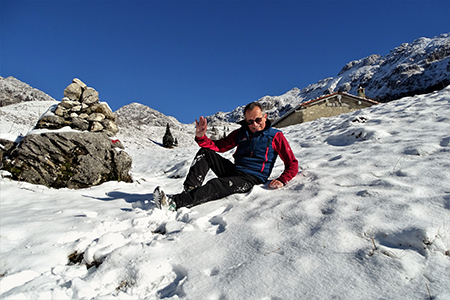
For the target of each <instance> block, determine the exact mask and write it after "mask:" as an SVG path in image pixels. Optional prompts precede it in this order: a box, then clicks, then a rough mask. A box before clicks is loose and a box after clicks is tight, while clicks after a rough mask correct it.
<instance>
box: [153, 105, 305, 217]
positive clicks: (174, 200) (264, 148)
mask: <svg viewBox="0 0 450 300" xmlns="http://www.w3.org/2000/svg"><path fill="white" fill-rule="evenodd" d="M244 117H245V119H244V120H243V121H241V122H240V123H239V124H241V125H242V127H241V128H239V129H236V130H235V131H233V132H231V133H230V134H229V135H228V136H227V137H224V138H222V139H220V140H218V141H213V140H211V139H209V138H208V137H206V136H205V133H206V130H207V128H208V125H207V121H206V119H205V118H204V117H200V118H199V121H197V120H195V122H196V125H197V127H196V131H195V141H196V142H197V144H198V145H199V146H200V147H201V149H200V150H199V151H198V152H197V154H196V156H195V158H194V160H193V162H192V165H191V167H190V169H189V173H188V174H187V176H186V180H185V182H184V192H183V193H181V194H176V195H165V193H164V192H163V191H162V190H161V188H160V187H159V186H158V187H157V188H156V189H155V191H154V193H153V200H154V201H155V203H156V206H157V207H158V208H162V207H165V208H168V209H169V210H176V209H178V208H180V207H192V206H195V205H199V204H202V203H205V202H207V201H211V200H216V199H220V198H223V197H226V196H229V195H231V194H234V193H246V192H248V191H249V190H250V189H251V188H252V187H253V186H254V185H255V184H263V183H265V182H267V179H268V178H269V176H270V173H271V172H272V169H273V167H274V165H275V161H276V159H277V157H278V155H279V156H280V157H281V159H282V160H283V162H284V172H283V173H282V174H281V176H279V177H278V178H277V179H274V180H272V181H271V182H270V183H269V187H270V188H273V189H278V188H280V187H283V186H284V185H286V183H287V182H288V181H289V180H291V179H292V178H293V177H294V176H295V175H297V172H298V161H297V159H296V158H295V156H294V153H293V152H292V150H291V147H290V146H289V143H288V141H287V140H286V138H285V137H284V135H283V133H282V132H281V131H280V130H277V129H275V128H272V127H271V123H270V121H269V120H267V114H263V110H262V106H261V105H260V104H259V103H257V102H252V103H249V104H248V105H247V106H246V107H245V109H244ZM234 147H237V148H236V151H235V153H234V154H233V156H234V160H235V163H234V164H233V163H232V162H231V161H229V160H228V159H225V158H223V157H222V156H221V155H219V154H217V152H225V151H228V150H230V149H232V148H234ZM209 170H212V171H213V172H214V173H215V174H216V176H217V178H214V179H211V180H210V181H208V182H207V183H206V184H205V185H202V184H203V181H204V179H205V176H206V174H207V173H208V171H209Z"/></svg>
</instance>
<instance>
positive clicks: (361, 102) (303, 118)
mask: <svg viewBox="0 0 450 300" xmlns="http://www.w3.org/2000/svg"><path fill="white" fill-rule="evenodd" d="M358 94H359V95H361V96H364V90H361V91H358ZM375 104H378V102H376V101H374V100H371V99H368V98H365V97H358V96H354V95H351V94H348V93H345V92H336V93H333V94H329V95H326V96H323V97H320V98H317V99H314V100H310V101H307V102H303V103H301V104H299V105H298V106H297V107H295V108H293V109H292V110H290V111H289V112H287V113H286V114H285V115H283V116H282V117H280V118H279V119H278V120H276V121H275V122H274V123H273V126H274V127H277V128H280V127H285V126H289V125H294V124H299V123H304V122H310V121H313V120H316V119H319V118H329V117H333V116H337V115H340V114H343V113H348V112H351V111H355V110H359V109H362V108H366V107H370V106H372V105H375Z"/></svg>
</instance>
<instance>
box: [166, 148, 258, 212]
mask: <svg viewBox="0 0 450 300" xmlns="http://www.w3.org/2000/svg"><path fill="white" fill-rule="evenodd" d="M209 170H212V171H213V172H214V174H216V176H217V178H214V179H211V180H209V181H208V182H207V183H206V184H205V185H203V186H202V184H203V181H204V180H205V176H206V174H207V173H208V171H209ZM261 183H263V182H262V180H261V179H259V178H257V177H255V176H253V175H251V174H246V173H243V172H239V171H237V170H236V168H235V166H234V164H233V163H232V162H231V161H229V160H228V159H226V158H223V157H222V156H220V155H219V154H217V153H216V152H215V151H213V150H210V149H205V148H201V149H200V150H199V151H198V152H197V154H196V155H195V158H194V160H193V162H192V165H191V167H190V169H189V173H188V175H187V176H186V180H185V181H184V186H185V190H189V189H190V191H188V192H184V193H181V194H177V195H174V196H173V199H174V200H175V203H176V205H177V208H179V207H191V206H194V205H198V204H202V203H205V202H208V201H211V200H217V199H220V198H223V197H226V196H229V195H231V194H235V193H246V192H248V191H250V189H251V188H252V187H253V186H254V185H255V184H261Z"/></svg>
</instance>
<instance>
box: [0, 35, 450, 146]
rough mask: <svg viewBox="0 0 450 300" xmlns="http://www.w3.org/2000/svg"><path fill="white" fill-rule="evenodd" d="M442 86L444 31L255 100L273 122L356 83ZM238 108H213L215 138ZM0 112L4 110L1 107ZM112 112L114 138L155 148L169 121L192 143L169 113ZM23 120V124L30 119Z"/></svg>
mask: <svg viewBox="0 0 450 300" xmlns="http://www.w3.org/2000/svg"><path fill="white" fill-rule="evenodd" d="M448 84H450V34H448V33H445V34H441V35H439V36H437V37H434V38H424V37H422V38H419V39H416V40H415V41H413V42H412V43H404V44H402V45H400V46H398V47H396V48H394V49H393V50H391V51H390V52H389V53H388V54H387V55H385V56H381V55H378V54H374V55H370V56H368V57H365V58H362V59H359V60H354V61H352V62H349V63H347V64H346V65H345V66H344V67H343V68H342V69H341V71H340V72H339V73H338V75H337V76H336V77H334V78H333V77H329V78H324V79H322V80H320V81H318V82H317V83H314V84H310V85H308V86H307V87H305V88H302V89H299V88H293V89H291V90H290V91H288V92H286V93H285V94H283V95H280V96H265V97H262V98H260V99H259V100H257V101H258V102H260V103H261V104H262V105H263V107H264V109H265V110H266V112H267V113H268V114H269V118H270V119H272V120H275V119H277V118H279V117H281V116H283V115H284V114H285V113H287V112H288V111H289V110H291V109H292V108H294V107H295V106H297V105H298V104H300V103H302V102H305V101H308V100H311V99H315V98H318V97H320V96H323V95H325V94H330V93H333V92H335V91H343V92H348V93H350V94H354V95H356V89H357V88H358V87H360V86H362V87H364V88H365V91H366V95H367V96H368V97H369V98H372V99H375V100H378V101H380V102H387V101H389V100H393V99H398V98H401V97H404V96H408V95H415V94H424V93H429V92H431V91H434V90H439V89H442V88H443V87H445V86H447V85H448ZM0 85H1V86H0V87H1V89H0V90H1V91H2V92H1V93H0V99H4V100H3V102H2V103H6V104H8V103H9V104H11V103H17V102H20V101H29V100H38V101H41V100H45V101H55V100H54V99H53V98H51V97H50V96H48V95H47V94H45V93H43V92H41V91H39V90H37V89H34V88H32V87H30V86H29V85H28V84H26V83H22V82H20V81H19V80H17V79H15V78H13V77H8V78H6V79H5V78H1V77H0ZM13 98H14V99H13ZM6 104H5V105H6ZM0 106H1V105H0ZM243 109H244V106H240V107H237V108H236V109H234V110H233V111H231V112H217V113H216V114H214V115H212V116H208V117H207V119H208V122H209V124H210V126H211V127H213V126H215V127H216V129H218V130H219V135H220V136H221V135H222V134H223V133H224V130H223V128H224V127H227V128H230V129H231V130H232V129H234V128H236V127H237V125H236V122H238V121H240V120H241V119H242V115H243ZM7 110H8V109H6V111H7ZM0 113H2V114H3V115H4V114H6V112H5V110H3V112H0ZM25 114H26V113H25ZM115 114H116V116H117V119H118V125H119V128H120V130H121V132H120V133H119V137H121V138H122V139H123V140H125V141H126V140H129V136H130V133H131V132H134V131H136V130H137V131H138V132H140V133H141V134H142V136H143V143H144V144H145V145H146V147H152V146H155V145H156V144H157V143H159V142H160V140H161V138H162V136H163V134H164V132H163V131H164V129H161V127H162V128H165V126H166V124H167V123H169V125H170V127H171V130H172V133H173V135H174V137H176V138H177V139H178V141H179V145H180V146H189V145H192V143H193V141H192V136H193V133H194V130H195V128H194V127H195V126H194V124H192V123H191V124H183V123H180V122H179V121H178V120H177V119H176V118H175V117H171V116H166V115H164V114H163V113H160V112H158V111H156V110H154V109H152V108H150V107H148V106H146V105H143V104H139V103H131V104H128V105H125V106H123V107H121V108H120V109H118V110H117V111H116V112H115ZM9 118H15V119H17V122H16V123H17V124H23V123H24V122H25V121H23V120H19V119H20V118H21V116H20V115H19V116H18V115H14V116H11V115H10V116H9ZM28 119H29V118H28ZM36 121H37V119H36ZM26 122H28V123H29V122H30V120H28V121H26ZM26 122H25V123H26ZM33 125H34V124H30V125H29V126H33ZM211 129H212V128H211ZM24 131H25V130H24ZM25 133H26V132H25ZM130 142H132V141H131V140H130Z"/></svg>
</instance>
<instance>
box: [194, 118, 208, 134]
mask: <svg viewBox="0 0 450 300" xmlns="http://www.w3.org/2000/svg"><path fill="white" fill-rule="evenodd" d="M195 125H196V127H195V136H196V137H198V138H201V137H203V136H204V135H205V133H206V130H207V129H208V124H207V122H206V119H205V118H204V117H200V118H199V121H197V119H195Z"/></svg>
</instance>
